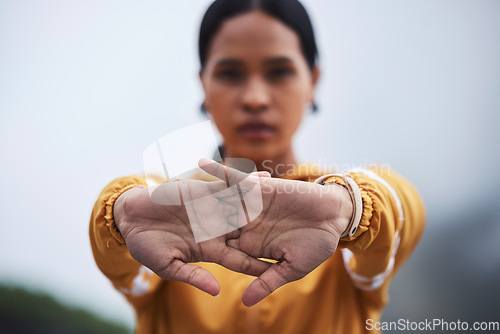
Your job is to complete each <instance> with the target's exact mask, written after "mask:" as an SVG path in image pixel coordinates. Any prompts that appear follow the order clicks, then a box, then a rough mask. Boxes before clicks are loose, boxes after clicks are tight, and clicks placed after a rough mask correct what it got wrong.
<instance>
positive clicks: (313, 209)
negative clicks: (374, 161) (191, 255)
mask: <svg viewBox="0 0 500 334" xmlns="http://www.w3.org/2000/svg"><path fill="white" fill-rule="evenodd" d="M201 167H202V168H203V169H204V170H206V171H207V172H209V173H210V174H212V175H214V176H218V177H221V178H222V177H224V176H225V173H226V172H224V167H223V166H221V165H216V164H213V163H211V164H208V165H204V166H201ZM228 170H229V178H230V179H231V178H232V182H237V181H241V180H242V179H244V178H251V177H255V176H248V175H244V174H238V173H239V172H238V171H234V170H230V169H228ZM259 180H260V184H261V188H262V190H263V192H262V195H263V208H264V209H263V212H262V213H261V215H260V216H259V217H258V218H257V219H255V220H254V221H252V222H251V223H250V224H248V225H246V226H244V227H242V228H241V235H240V236H239V237H238V238H235V239H231V240H228V241H227V244H228V245H229V246H231V247H234V248H236V249H239V250H242V251H243V252H245V253H247V254H249V255H251V256H253V257H265V258H269V259H274V260H277V261H278V262H277V263H275V264H273V265H272V266H271V267H270V268H269V269H268V270H266V271H265V272H264V273H263V274H262V275H261V276H260V277H258V278H257V279H256V280H254V281H253V282H252V283H251V284H250V285H249V287H248V288H247V289H246V291H245V293H244V294H243V297H242V299H243V303H244V304H245V305H247V306H251V305H254V304H256V303H258V302H259V301H260V300H262V299H263V298H265V297H266V296H267V295H269V294H270V293H272V292H273V291H274V290H276V289H277V288H279V287H280V286H282V285H284V284H286V283H289V282H292V281H295V280H298V279H300V278H302V277H304V276H305V275H307V274H308V273H310V272H311V271H312V270H314V269H315V268H316V267H317V266H319V265H320V264H321V263H323V262H324V261H325V260H327V259H328V258H329V257H330V256H332V255H333V253H334V252H335V249H336V247H337V244H338V241H339V238H340V235H341V233H342V231H343V230H345V228H346V225H347V223H348V221H347V219H348V218H345V217H344V216H345V215H344V212H345V208H343V207H342V206H341V204H342V203H343V202H342V201H341V196H342V195H345V194H343V193H342V192H343V191H345V189H343V188H342V187H341V186H338V185H335V186H326V187H324V186H321V185H318V184H313V183H308V182H302V181H291V180H282V179H272V178H266V177H264V178H260V179H259ZM347 196H348V195H347ZM347 210H349V208H348V209H347Z"/></svg>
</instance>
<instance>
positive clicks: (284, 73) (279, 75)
mask: <svg viewBox="0 0 500 334" xmlns="http://www.w3.org/2000/svg"><path fill="white" fill-rule="evenodd" d="M293 74H294V72H293V70H292V69H291V68H288V67H276V68H273V69H271V70H269V71H268V72H267V73H266V77H267V78H268V79H269V80H281V79H285V78H287V77H290V76H292V75H293Z"/></svg>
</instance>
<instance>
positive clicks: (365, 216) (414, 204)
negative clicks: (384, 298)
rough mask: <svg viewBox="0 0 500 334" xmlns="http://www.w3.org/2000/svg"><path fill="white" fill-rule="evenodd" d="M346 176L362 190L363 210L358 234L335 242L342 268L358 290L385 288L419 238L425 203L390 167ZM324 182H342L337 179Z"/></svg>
mask: <svg viewBox="0 0 500 334" xmlns="http://www.w3.org/2000/svg"><path fill="white" fill-rule="evenodd" d="M350 174H351V175H352V177H353V179H354V181H356V183H357V184H358V186H359V188H360V190H361V196H362V200H363V212H362V217H361V221H360V224H359V227H358V229H357V231H356V233H355V234H354V235H353V236H352V237H344V238H343V239H342V240H341V241H340V243H339V248H340V249H341V252H342V257H343V259H344V264H345V268H346V270H347V273H348V274H349V276H350V277H351V280H352V282H353V284H354V285H355V286H356V287H357V288H358V289H360V290H363V291H374V290H377V289H379V288H381V287H382V286H384V285H385V286H386V288H387V287H388V283H389V281H390V279H391V278H392V276H393V275H394V273H395V272H396V271H397V270H398V269H399V268H400V267H401V266H402V264H403V263H404V262H405V261H406V260H407V259H408V257H409V256H410V254H411V253H412V251H413V250H414V248H415V247H416V245H417V243H418V241H419V240H420V237H421V235H422V233H423V230H424V225H425V209H424V205H423V202H422V199H421V198H420V196H419V194H418V193H417V191H416V190H415V189H414V188H413V186H412V185H411V184H410V183H408V182H407V181H406V180H405V179H403V178H402V177H401V176H399V175H397V174H396V173H395V172H394V171H392V170H390V169H389V168H380V169H378V170H371V169H370V170H358V171H356V172H352V173H350ZM327 182H336V183H339V184H343V181H342V179H341V178H338V177H334V178H331V179H329V180H327Z"/></svg>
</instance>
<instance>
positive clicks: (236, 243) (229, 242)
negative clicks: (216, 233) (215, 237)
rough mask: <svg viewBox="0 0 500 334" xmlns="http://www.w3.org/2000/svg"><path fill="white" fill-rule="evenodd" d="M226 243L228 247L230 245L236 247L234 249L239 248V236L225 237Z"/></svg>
mask: <svg viewBox="0 0 500 334" xmlns="http://www.w3.org/2000/svg"><path fill="white" fill-rule="evenodd" d="M226 245H228V246H229V247H232V248H236V249H241V248H240V238H238V239H236V238H235V239H227V240H226Z"/></svg>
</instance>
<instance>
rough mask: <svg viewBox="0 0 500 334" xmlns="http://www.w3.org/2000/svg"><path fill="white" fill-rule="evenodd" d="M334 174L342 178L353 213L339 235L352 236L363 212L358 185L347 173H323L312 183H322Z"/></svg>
mask: <svg viewBox="0 0 500 334" xmlns="http://www.w3.org/2000/svg"><path fill="white" fill-rule="evenodd" d="M334 176H337V177H341V178H342V180H344V183H345V187H346V189H347V191H349V196H351V201H352V206H353V214H352V217H351V221H350V222H349V226H348V227H347V229H346V230H345V231H344V233H342V235H341V236H340V237H341V238H343V237H345V236H349V237H352V236H353V235H354V233H355V232H356V230H357V228H358V226H359V222H360V221H361V215H362V213H363V200H362V199H361V191H360V190H359V187H358V185H357V184H356V182H355V181H354V180H353V179H352V176H351V174H349V173H342V174H328V175H323V176H321V177H319V178H317V179H316V180H315V181H314V183H317V184H322V185H324V184H325V180H326V179H329V178H331V177H334Z"/></svg>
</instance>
